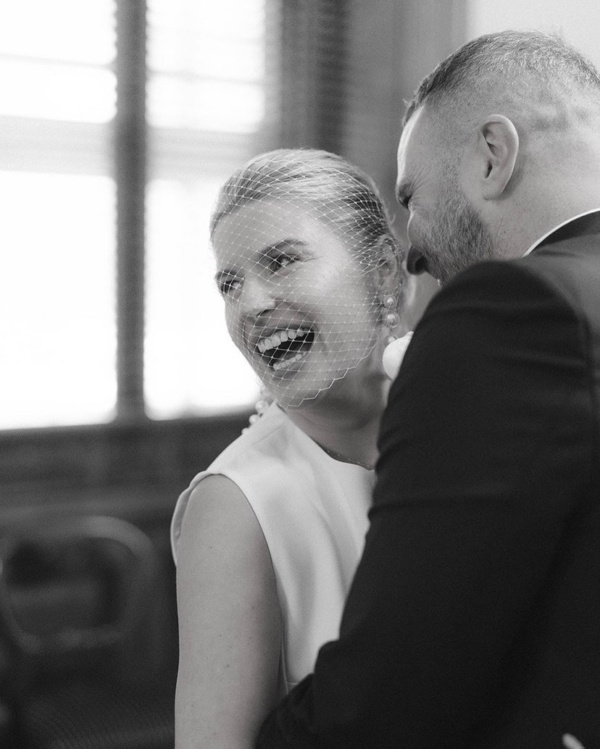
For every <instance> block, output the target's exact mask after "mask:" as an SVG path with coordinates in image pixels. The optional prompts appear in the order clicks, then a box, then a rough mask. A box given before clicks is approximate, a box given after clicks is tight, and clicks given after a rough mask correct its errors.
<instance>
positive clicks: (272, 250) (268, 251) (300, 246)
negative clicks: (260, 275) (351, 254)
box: [215, 237, 308, 287]
mask: <svg viewBox="0 0 600 749" xmlns="http://www.w3.org/2000/svg"><path fill="white" fill-rule="evenodd" d="M307 246H308V243H307V242H305V241H304V240H303V239H294V238H292V237H286V239H280V240H279V241H278V242H273V244H268V245H266V246H265V247H261V249H260V250H258V252H256V253H255V255H254V256H253V257H252V261H253V262H254V263H256V264H257V265H262V264H263V263H264V261H265V260H270V259H272V258H273V257H274V256H275V255H281V254H282V253H284V252H291V251H294V250H296V251H298V250H304V249H305V248H306V247H307ZM238 276H239V270H237V269H236V268H223V269H222V270H220V271H217V273H215V282H216V284H217V286H218V287H220V286H221V283H222V282H223V280H224V279H231V278H237V277H238Z"/></svg>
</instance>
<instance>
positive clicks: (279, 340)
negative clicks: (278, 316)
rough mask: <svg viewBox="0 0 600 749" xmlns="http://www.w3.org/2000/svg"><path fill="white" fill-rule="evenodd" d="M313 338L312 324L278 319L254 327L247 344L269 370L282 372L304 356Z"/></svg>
mask: <svg viewBox="0 0 600 749" xmlns="http://www.w3.org/2000/svg"><path fill="white" fill-rule="evenodd" d="M314 340H315V331H314V328H313V326H311V325H307V324H306V323H301V324H299V323H297V322H291V321H288V322H283V321H278V322H277V324H273V323H271V324H270V325H269V326H268V327H261V328H254V329H253V330H252V331H251V333H250V335H249V336H248V337H247V345H248V348H249V350H250V351H251V353H252V355H253V356H254V357H258V358H259V359H260V360H261V361H262V362H263V363H264V364H266V365H267V366H268V367H269V368H270V369H271V370H273V371H275V372H280V373H283V372H284V371H287V370H289V369H290V368H291V367H292V365H293V364H294V363H295V362H298V361H300V360H301V359H303V358H304V357H305V356H306V354H307V353H308V352H309V351H310V349H311V348H312V346H313V343H314Z"/></svg>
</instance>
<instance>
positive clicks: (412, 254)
mask: <svg viewBox="0 0 600 749" xmlns="http://www.w3.org/2000/svg"><path fill="white" fill-rule="evenodd" d="M406 268H407V270H408V272H409V273H412V275H413V276H418V275H420V274H421V273H425V271H426V270H427V268H426V266H425V258H424V257H423V255H422V254H421V253H420V252H419V251H418V250H415V248H414V247H411V248H410V249H409V251H408V255H407V256H406Z"/></svg>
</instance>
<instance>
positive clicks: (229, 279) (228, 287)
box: [218, 276, 242, 297]
mask: <svg viewBox="0 0 600 749" xmlns="http://www.w3.org/2000/svg"><path fill="white" fill-rule="evenodd" d="M218 286H219V292H220V293H221V296H224V297H227V296H232V295H233V294H235V292H236V291H239V290H240V289H241V288H242V282H241V281H240V279H239V278H236V277H235V276H221V278H220V279H219V281H218Z"/></svg>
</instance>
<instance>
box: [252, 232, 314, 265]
mask: <svg viewBox="0 0 600 749" xmlns="http://www.w3.org/2000/svg"><path fill="white" fill-rule="evenodd" d="M306 247H307V243H306V242H305V241H304V240H302V239H293V238H291V237H287V238H286V239H280V240H279V241H278V242H274V243H273V244H268V245H266V247H263V248H262V249H261V250H259V252H257V253H256V259H257V260H258V262H260V260H261V259H262V258H263V257H269V258H270V257H273V255H279V254H281V253H283V252H288V251H293V250H303V249H305V248H306Z"/></svg>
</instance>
